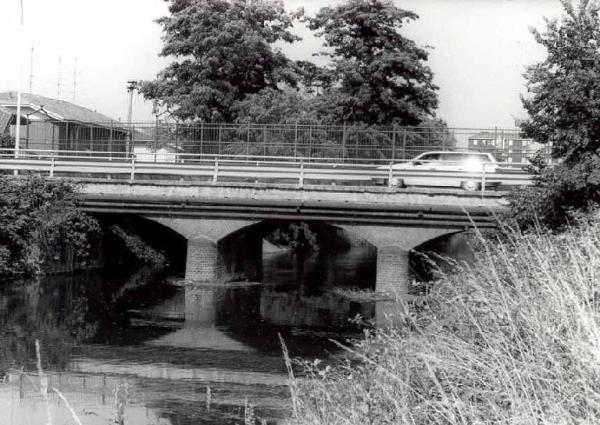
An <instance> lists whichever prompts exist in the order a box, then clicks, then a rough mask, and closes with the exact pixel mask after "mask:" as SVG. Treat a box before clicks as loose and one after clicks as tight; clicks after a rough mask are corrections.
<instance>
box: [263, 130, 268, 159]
mask: <svg viewBox="0 0 600 425" xmlns="http://www.w3.org/2000/svg"><path fill="white" fill-rule="evenodd" d="M263 156H267V124H265V125H264V127H263Z"/></svg>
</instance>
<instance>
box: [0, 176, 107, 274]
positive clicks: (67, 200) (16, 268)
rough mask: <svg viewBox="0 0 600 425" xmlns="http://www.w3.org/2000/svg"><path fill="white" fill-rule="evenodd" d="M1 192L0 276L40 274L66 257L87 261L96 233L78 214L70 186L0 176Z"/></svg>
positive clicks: (87, 218) (85, 217)
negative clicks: (51, 264)
mask: <svg viewBox="0 0 600 425" xmlns="http://www.w3.org/2000/svg"><path fill="white" fill-rule="evenodd" d="M0 188H1V189H0V277H8V278H11V277H17V276H26V275H31V274H35V273H39V272H41V271H43V266H44V264H45V263H48V262H51V261H56V260H64V259H65V258H62V257H64V256H65V255H66V253H67V252H71V253H72V254H73V255H74V257H75V259H76V260H77V261H79V262H85V261H87V260H88V258H89V254H90V248H91V238H92V237H94V236H95V235H97V234H98V233H99V232H100V228H99V226H98V223H97V222H96V220H94V219H93V218H92V217H90V216H88V215H86V214H84V213H82V212H81V211H80V210H78V209H77V206H76V187H75V186H74V185H72V184H70V183H66V182H52V181H49V180H46V179H43V178H41V177H26V178H18V179H15V178H13V177H8V176H4V177H3V176H0Z"/></svg>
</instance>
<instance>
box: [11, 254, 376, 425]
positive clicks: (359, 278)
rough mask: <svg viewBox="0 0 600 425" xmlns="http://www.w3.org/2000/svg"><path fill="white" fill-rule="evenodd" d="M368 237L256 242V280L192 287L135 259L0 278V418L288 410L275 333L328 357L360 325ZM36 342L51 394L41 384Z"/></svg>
mask: <svg viewBox="0 0 600 425" xmlns="http://www.w3.org/2000/svg"><path fill="white" fill-rule="evenodd" d="M375 255H376V252H375V251H374V250H373V249H372V248H367V247H355V248H351V249H349V250H346V251H342V252H337V253H331V252H329V253H328V252H323V253H315V254H311V255H308V256H306V257H304V258H302V259H300V260H299V259H298V258H296V257H295V256H293V255H291V254H289V253H287V252H271V253H265V255H264V260H263V268H264V278H263V283H262V284H260V285H257V284H251V283H244V284H238V285H234V286H228V287H227V288H224V287H222V286H221V287H217V286H202V287H190V286H186V285H185V284H183V283H182V281H181V278H180V277H179V276H178V274H177V272H176V271H172V270H149V269H139V270H136V271H134V272H133V273H127V274H125V275H118V274H115V273H114V272H113V273H112V274H109V273H107V272H106V271H104V272H101V273H86V274H79V275H73V276H52V277H43V278H38V279H34V280H29V281H23V282H11V283H4V284H2V285H0V329H1V330H0V411H1V412H2V414H1V415H0V424H1V425H3V424H7V425H22V424H45V423H47V417H48V415H51V416H52V419H53V424H65V423H76V422H74V421H73V419H72V418H71V414H70V412H69V409H68V407H67V406H66V404H65V402H64V401H62V400H61V397H60V395H58V393H57V392H56V391H54V390H52V388H56V390H58V391H59V392H60V394H61V395H62V396H64V398H65V399H66V400H67V401H68V404H69V405H70V406H71V407H72V408H73V409H74V410H75V412H76V413H77V416H78V417H79V419H80V420H81V422H82V423H83V424H86V425H87V424H90V425H95V424H100V425H106V424H109V423H111V424H112V423H126V424H128V425H138V424H140V425H141V424H144V425H146V424H165V425H187V424H239V423H244V419H245V417H248V415H250V413H251V412H253V414H254V416H255V417H256V418H257V421H256V423H267V424H274V423H279V422H280V421H281V420H282V419H283V418H285V417H286V415H288V414H289V409H290V403H289V391H288V389H287V387H286V380H287V374H286V367H285V364H284V361H283V356H282V349H281V345H280V342H279V335H281V337H282V338H283V340H284V341H285V343H286V345H287V348H288V350H289V351H290V354H291V356H292V357H297V358H302V359H308V360H310V359H314V358H320V359H328V358H331V357H332V356H335V355H336V352H337V351H336V347H335V345H334V344H333V343H332V342H331V341H330V339H336V340H340V341H345V340H348V339H351V338H359V337H360V335H361V326H363V325H361V323H358V322H357V321H355V320H352V319H354V318H356V317H357V315H360V316H361V317H363V318H364V319H367V320H368V319H372V318H373V317H375V308H376V307H375V305H374V304H373V303H372V302H360V301H356V300H354V299H352V298H349V297H348V295H347V290H350V289H357V288H358V289H361V288H367V287H372V286H373V282H374V279H375ZM35 339H38V340H39V341H40V345H41V358H42V366H43V369H44V373H45V374H46V376H47V378H48V385H49V387H50V388H51V389H50V391H49V399H48V401H47V402H46V401H45V400H44V398H43V397H42V395H41V392H40V380H39V378H38V376H37V373H36V369H37V366H36V354H35V342H34V341H35Z"/></svg>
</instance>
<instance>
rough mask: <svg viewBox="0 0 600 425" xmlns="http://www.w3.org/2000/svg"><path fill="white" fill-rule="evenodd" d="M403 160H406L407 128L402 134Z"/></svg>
mask: <svg viewBox="0 0 600 425" xmlns="http://www.w3.org/2000/svg"><path fill="white" fill-rule="evenodd" d="M402 159H406V128H405V129H404V132H403V134H402Z"/></svg>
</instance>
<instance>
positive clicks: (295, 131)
mask: <svg viewBox="0 0 600 425" xmlns="http://www.w3.org/2000/svg"><path fill="white" fill-rule="evenodd" d="M297 150H298V120H296V127H295V129H294V158H296V156H297V155H298V152H297Z"/></svg>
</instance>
